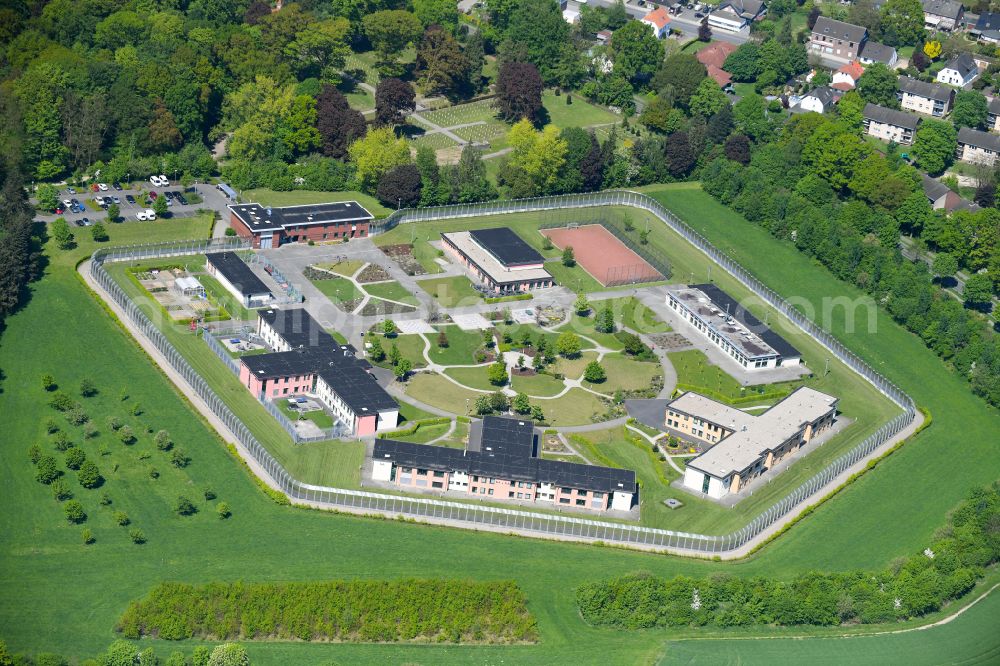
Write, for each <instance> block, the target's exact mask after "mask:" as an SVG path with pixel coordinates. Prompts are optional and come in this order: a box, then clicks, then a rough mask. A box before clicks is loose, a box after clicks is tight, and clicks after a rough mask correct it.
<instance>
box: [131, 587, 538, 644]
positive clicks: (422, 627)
mask: <svg viewBox="0 0 1000 666" xmlns="http://www.w3.org/2000/svg"><path fill="white" fill-rule="evenodd" d="M525 602H526V599H525V596H524V593H523V592H522V591H521V589H520V588H519V587H518V586H517V585H516V584H515V583H513V582H510V581H496V582H485V583H479V582H473V581H461V580H420V579H409V580H398V581H377V580H376V581H371V580H357V581H330V582H323V583H286V584H274V583H242V582H238V583H209V584H207V585H187V584H181V583H162V584H160V585H157V586H156V587H155V588H153V590H152V592H150V594H149V595H148V596H147V597H146V598H145V599H143V600H141V601H136V602H133V603H132V604H131V605H129V607H128V609H127V610H126V611H125V614H124V615H123V616H122V618H121V620H119V622H118V631H120V632H121V633H122V634H123V635H124V636H126V637H128V638H139V637H140V636H154V637H158V638H163V639H168V640H181V639H185V638H193V637H198V638H204V639H209V640H227V639H232V638H241V639H257V640H262V639H272V638H275V639H283V640H289V639H298V640H307V641H308V640H338V641H366V642H369V641H376V642H393V641H452V642H456V643H458V642H463V643H465V642H468V643H516V642H524V641H534V640H536V639H537V638H538V635H537V629H536V626H535V619H534V617H533V616H532V615H531V614H530V613H529V612H528V610H527V608H526V606H525Z"/></svg>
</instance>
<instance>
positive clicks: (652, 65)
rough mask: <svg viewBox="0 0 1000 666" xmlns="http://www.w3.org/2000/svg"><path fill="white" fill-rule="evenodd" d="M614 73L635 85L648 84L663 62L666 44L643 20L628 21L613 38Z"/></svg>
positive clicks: (616, 31)
mask: <svg viewBox="0 0 1000 666" xmlns="http://www.w3.org/2000/svg"><path fill="white" fill-rule="evenodd" d="M611 54H612V58H613V61H614V67H615V69H614V72H615V74H617V75H619V76H622V77H624V78H626V79H628V80H629V82H631V83H632V85H634V86H640V85H642V84H644V83H646V82H647V81H648V80H649V79H650V77H651V76H652V75H653V74H654V73H655V72H656V69H657V68H658V67H659V66H660V63H661V62H662V61H663V44H662V43H661V42H660V40H658V39H657V38H656V35H654V34H653V31H652V30H650V29H649V26H648V25H646V24H645V23H643V22H642V21H629V22H628V23H626V24H625V25H624V26H622V27H621V28H618V30H615V32H614V34H612V36H611Z"/></svg>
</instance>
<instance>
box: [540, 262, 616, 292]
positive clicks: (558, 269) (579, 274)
mask: <svg viewBox="0 0 1000 666" xmlns="http://www.w3.org/2000/svg"><path fill="white" fill-rule="evenodd" d="M545 270H547V271H548V272H549V273H550V274H551V275H552V277H553V278H554V279H555V281H556V284H558V285H562V286H563V287H566V288H567V289H571V290H573V291H574V292H576V293H578V294H590V293H593V292H596V291H604V285H602V284H601V283H600V282H598V281H597V280H595V279H594V277H593V276H592V275H591V274H590V273H588V272H587V271H585V270H583V266H581V265H580V264H575V265H573V266H563V263H562V261H546V262H545Z"/></svg>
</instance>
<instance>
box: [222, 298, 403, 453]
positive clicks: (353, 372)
mask: <svg viewBox="0 0 1000 666" xmlns="http://www.w3.org/2000/svg"><path fill="white" fill-rule="evenodd" d="M257 315H258V318H257V335H258V337H259V338H260V339H261V340H262V341H264V342H265V343H266V344H267V345H268V346H269V347H270V348H271V349H273V350H274V351H273V352H272V353H268V354H256V355H250V356H242V357H240V372H239V376H240V382H241V383H242V384H243V385H244V386H245V387H246V388H247V390H248V391H250V393H252V394H253V395H254V396H255V397H257V398H258V399H260V400H271V401H275V400H279V399H283V398H288V397H291V396H296V395H311V396H315V397H316V398H317V399H319V400H320V401H321V402H322V403H323V404H324V405H325V406H326V407H327V408H328V409H329V410H330V411H331V412H333V414H334V416H336V418H337V419H338V420H339V421H340V422H342V423H344V424H345V425H346V426H347V428H348V429H349V430H350V433H351V434H352V435H354V436H355V437H365V436H370V435H374V434H375V433H376V432H377V431H380V430H387V429H392V428H395V427H396V426H397V425H398V423H399V405H398V404H397V403H396V401H395V400H394V399H393V398H392V396H390V395H389V394H388V393H387V392H386V391H385V389H383V388H382V387H381V386H380V385H379V384H378V382H377V381H376V379H375V377H374V376H373V375H372V374H371V364H370V363H368V361H365V360H364V359H361V358H358V357H357V354H356V350H355V349H354V347H352V346H351V345H345V344H340V343H338V342H337V341H336V340H335V339H334V338H333V336H331V335H330V334H329V333H327V332H326V331H325V330H323V327H322V326H320V324H319V323H318V322H317V321H316V320H315V319H313V318H312V317H311V316H310V315H309V313H307V312H306V311H305V310H304V309H303V308H292V309H287V310H279V309H277V308H274V309H270V310H262V311H259V312H258V313H257Z"/></svg>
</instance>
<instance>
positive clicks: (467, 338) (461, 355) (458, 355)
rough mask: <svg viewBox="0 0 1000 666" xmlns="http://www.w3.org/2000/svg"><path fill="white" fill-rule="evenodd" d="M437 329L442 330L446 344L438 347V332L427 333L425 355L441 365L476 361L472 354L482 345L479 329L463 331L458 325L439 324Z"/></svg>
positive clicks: (465, 363)
mask: <svg viewBox="0 0 1000 666" xmlns="http://www.w3.org/2000/svg"><path fill="white" fill-rule="evenodd" d="M437 330H438V331H444V334H445V336H446V337H447V338H448V346H447V347H439V346H438V334H437V333H427V334H426V335H427V339H428V340H430V343H431V347H430V349H429V350H428V352H427V355H428V356H430V357H431V360H433V361H434V362H435V363H439V364H441V365H472V364H473V363H475V362H476V359H475V358H474V356H473V355H474V354H475V352H476V350H477V349H479V348H480V347H482V346H483V334H482V332H481V331H463V330H462V329H461V328H459V327H458V326H439V327H437Z"/></svg>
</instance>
